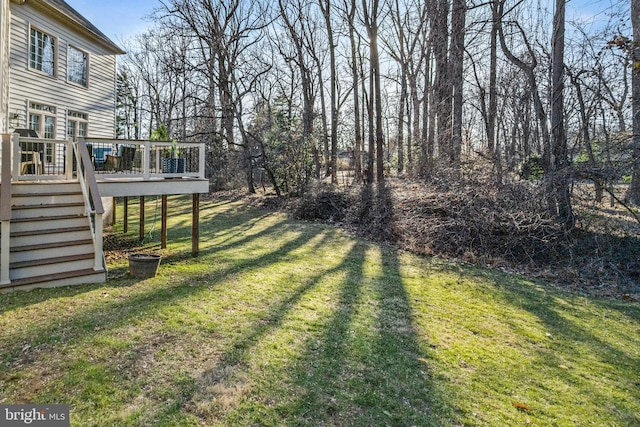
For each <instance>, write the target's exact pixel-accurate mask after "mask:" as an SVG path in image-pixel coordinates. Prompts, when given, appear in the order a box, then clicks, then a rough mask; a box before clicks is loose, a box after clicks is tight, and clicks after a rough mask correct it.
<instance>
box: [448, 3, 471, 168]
mask: <svg viewBox="0 0 640 427" xmlns="http://www.w3.org/2000/svg"><path fill="white" fill-rule="evenodd" d="M466 15H467V5H466V1H465V0H453V4H452V11H451V48H450V52H451V53H450V60H449V64H450V70H451V77H450V78H451V85H452V92H453V117H452V141H451V144H452V147H451V148H452V149H451V162H452V164H453V165H454V166H455V167H457V166H458V165H459V164H460V153H461V151H462V105H463V102H464V98H463V96H462V95H463V94H462V90H463V83H464V75H463V64H464V35H465V20H466Z"/></svg>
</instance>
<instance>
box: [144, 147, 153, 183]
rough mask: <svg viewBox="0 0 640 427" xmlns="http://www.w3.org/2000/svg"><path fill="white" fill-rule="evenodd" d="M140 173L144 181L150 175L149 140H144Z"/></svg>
mask: <svg viewBox="0 0 640 427" xmlns="http://www.w3.org/2000/svg"><path fill="white" fill-rule="evenodd" d="M142 175H143V178H144V180H145V181H146V180H148V179H149V178H150V177H151V141H145V142H144V150H143V153H142Z"/></svg>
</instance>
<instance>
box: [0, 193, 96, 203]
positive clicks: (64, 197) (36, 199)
mask: <svg viewBox="0 0 640 427" xmlns="http://www.w3.org/2000/svg"><path fill="white" fill-rule="evenodd" d="M68 203H84V197H83V196H82V193H78V192H74V193H56V194H44V193H43V194H36V195H33V194H13V195H12V196H11V204H12V205H13V206H31V205H35V206H47V205H58V204H68Z"/></svg>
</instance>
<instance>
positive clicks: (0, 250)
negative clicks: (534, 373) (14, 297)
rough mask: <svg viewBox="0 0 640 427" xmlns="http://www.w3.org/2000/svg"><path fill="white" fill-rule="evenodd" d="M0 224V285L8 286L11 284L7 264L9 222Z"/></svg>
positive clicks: (9, 252)
mask: <svg viewBox="0 0 640 427" xmlns="http://www.w3.org/2000/svg"><path fill="white" fill-rule="evenodd" d="M0 222H1V223H2V226H1V227H2V236H1V237H0V238H1V242H0V285H8V284H9V283H11V279H10V278H9V263H10V258H9V257H10V254H11V250H10V249H11V240H10V239H9V238H10V233H11V222H10V221H0Z"/></svg>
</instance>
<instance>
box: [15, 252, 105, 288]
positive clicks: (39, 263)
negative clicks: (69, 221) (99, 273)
mask: <svg viewBox="0 0 640 427" xmlns="http://www.w3.org/2000/svg"><path fill="white" fill-rule="evenodd" d="M87 254H88V255H89V256H86V255H87ZM80 255H83V256H82V257H80ZM75 257H78V259H75ZM54 261H55V262H54ZM93 267H95V259H94V256H93V254H92V253H85V254H78V255H74V256H67V257H56V258H46V259H39V260H30V261H22V262H14V263H12V264H11V272H10V274H9V276H10V278H11V280H12V281H13V280H21V279H26V278H28V277H38V276H44V275H51V274H61V273H69V272H72V271H79V270H86V269H92V268H93Z"/></svg>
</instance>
